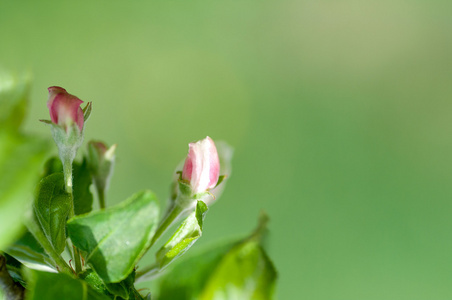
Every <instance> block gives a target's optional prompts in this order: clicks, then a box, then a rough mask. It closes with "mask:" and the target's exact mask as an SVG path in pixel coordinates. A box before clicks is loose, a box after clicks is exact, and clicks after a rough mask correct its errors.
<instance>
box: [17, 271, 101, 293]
mask: <svg viewBox="0 0 452 300" xmlns="http://www.w3.org/2000/svg"><path fill="white" fill-rule="evenodd" d="M28 273H29V274H28V276H27V277H28V289H27V290H28V293H27V297H26V299H27V300H43V299H45V300H61V299H64V300H106V299H110V297H108V296H106V295H102V294H99V293H97V292H96V291H94V290H93V289H91V287H90V286H88V284H87V283H86V282H84V281H82V280H77V279H74V278H72V277H71V276H69V275H67V274H64V273H46V272H40V271H32V270H29V272H28Z"/></svg>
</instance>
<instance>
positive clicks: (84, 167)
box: [73, 158, 93, 215]
mask: <svg viewBox="0 0 452 300" xmlns="http://www.w3.org/2000/svg"><path fill="white" fill-rule="evenodd" d="M73 166H74V171H73V172H74V188H73V193H74V210H75V214H76V215H81V214H84V213H88V212H90V211H91V210H92V209H93V194H91V191H90V190H89V187H90V185H91V183H92V178H91V174H90V172H89V169H88V163H87V161H86V158H84V159H83V161H82V163H74V164H73Z"/></svg>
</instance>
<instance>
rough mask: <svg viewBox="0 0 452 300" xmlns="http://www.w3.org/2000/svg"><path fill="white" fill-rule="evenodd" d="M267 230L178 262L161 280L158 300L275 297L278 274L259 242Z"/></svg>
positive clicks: (259, 298) (260, 230) (265, 298)
mask: <svg viewBox="0 0 452 300" xmlns="http://www.w3.org/2000/svg"><path fill="white" fill-rule="evenodd" d="M263 223H264V222H263ZM264 229H265V228H264V226H263V225H262V224H261V225H260V226H259V228H258V230H256V231H255V232H254V233H253V234H252V235H251V236H250V237H249V238H246V239H244V240H242V241H239V242H232V243H227V244H223V245H221V246H219V247H215V248H213V249H209V250H208V251H204V252H202V253H200V254H198V255H196V256H193V257H190V258H189V259H186V260H184V261H182V262H181V263H179V264H177V265H176V266H175V268H173V270H171V272H169V273H168V274H167V275H166V276H165V277H164V278H163V280H162V281H161V282H160V296H159V297H158V299H159V300H169V299H200V300H211V299H237V300H241V299H243V300H245V299H257V300H267V299H272V298H273V291H274V287H275V281H276V278H277V274H276V270H275V268H274V266H273V264H272V262H271V261H270V259H269V258H268V256H267V254H266V253H265V251H264V249H263V248H262V246H261V245H260V238H261V236H262V232H263V231H264Z"/></svg>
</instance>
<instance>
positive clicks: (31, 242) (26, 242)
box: [6, 231, 56, 271]
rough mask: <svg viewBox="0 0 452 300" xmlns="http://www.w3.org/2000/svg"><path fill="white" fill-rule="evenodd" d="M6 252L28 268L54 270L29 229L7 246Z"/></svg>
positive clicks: (50, 261)
mask: <svg viewBox="0 0 452 300" xmlns="http://www.w3.org/2000/svg"><path fill="white" fill-rule="evenodd" d="M6 253H8V254H9V255H11V256H12V257H14V258H15V259H17V260H18V261H20V262H21V263H23V264H24V265H25V266H26V267H28V268H30V269H36V270H43V271H52V270H53V271H56V269H55V266H54V265H53V263H52V260H51V259H50V258H49V256H48V255H47V254H46V253H45V251H44V249H43V248H42V247H41V245H40V244H39V243H38V241H36V239H35V238H34V237H33V235H32V234H31V233H30V232H29V231H26V232H25V233H24V234H23V235H22V236H21V237H20V238H19V239H18V240H17V241H16V242H14V243H13V244H12V245H11V246H9V248H8V249H7V250H6Z"/></svg>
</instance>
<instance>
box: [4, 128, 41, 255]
mask: <svg viewBox="0 0 452 300" xmlns="http://www.w3.org/2000/svg"><path fill="white" fill-rule="evenodd" d="M48 149H49V144H48V143H47V142H44V141H42V140H40V139H36V138H33V137H29V136H23V135H19V134H17V133H14V132H11V131H9V130H6V129H5V128H1V127H0V249H5V248H6V246H7V245H8V244H9V243H11V242H12V241H14V239H16V238H17V236H18V235H19V234H20V233H21V230H22V226H23V225H22V220H21V218H22V215H23V213H24V212H25V210H26V209H27V208H28V207H29V206H28V205H29V203H30V202H31V200H32V199H33V198H32V194H33V193H32V191H33V187H34V185H35V184H36V180H37V179H38V173H39V170H40V168H41V165H42V163H43V162H44V158H45V156H46V154H47V151H48Z"/></svg>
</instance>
